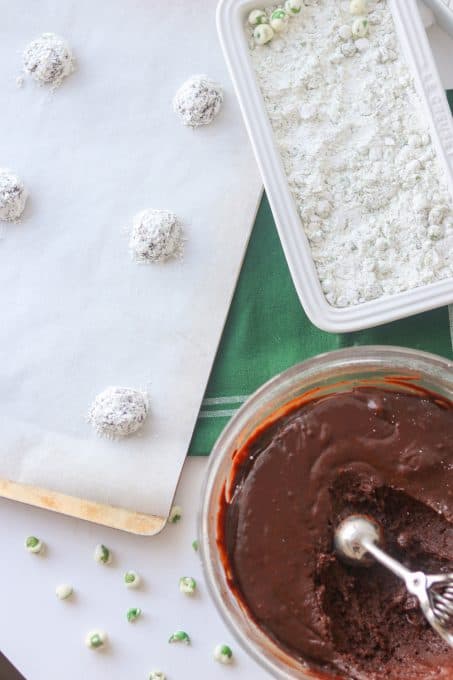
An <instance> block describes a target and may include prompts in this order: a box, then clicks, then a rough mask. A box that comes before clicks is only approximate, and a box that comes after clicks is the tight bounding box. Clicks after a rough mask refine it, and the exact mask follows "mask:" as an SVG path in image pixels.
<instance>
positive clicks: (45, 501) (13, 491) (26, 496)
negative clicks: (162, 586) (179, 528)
mask: <svg viewBox="0 0 453 680" xmlns="http://www.w3.org/2000/svg"><path fill="white" fill-rule="evenodd" d="M0 496H3V498H7V499H9V500H13V501H19V502H20V503H27V504H28V505H35V506H36V507H38V508H44V509H45V510H52V511H53V512H59V513H61V514H63V515H69V516H70V517H76V518H78V519H84V520H86V521H88V522H94V523H96V524H103V525H104V526H107V527H111V528H112V529H120V530H122V531H128V532H130V533H132V534H140V535H141V536H154V535H155V534H158V533H159V532H160V531H161V530H162V529H163V528H164V526H165V523H166V521H167V518H166V517H160V516H158V515H144V514H142V513H140V512H133V511H131V510H126V509H125V508H116V507H114V506H112V505H101V504H100V503H95V502H93V501H87V500H83V499H81V498H76V497H75V496H67V495H65V494H62V493H58V492H57V491H49V490H47V489H40V488H39V487H36V486H31V485H28V484H19V483H18V482H10V481H8V480H4V479H0Z"/></svg>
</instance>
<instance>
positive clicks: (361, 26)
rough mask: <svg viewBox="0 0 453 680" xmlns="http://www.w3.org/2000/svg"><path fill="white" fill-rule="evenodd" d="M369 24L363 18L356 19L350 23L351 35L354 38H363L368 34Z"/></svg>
mask: <svg viewBox="0 0 453 680" xmlns="http://www.w3.org/2000/svg"><path fill="white" fill-rule="evenodd" d="M368 28H369V23H368V19H366V18H365V17H357V19H354V21H353V22H352V27H351V30H352V35H353V36H354V38H364V37H365V36H366V35H367V33H368Z"/></svg>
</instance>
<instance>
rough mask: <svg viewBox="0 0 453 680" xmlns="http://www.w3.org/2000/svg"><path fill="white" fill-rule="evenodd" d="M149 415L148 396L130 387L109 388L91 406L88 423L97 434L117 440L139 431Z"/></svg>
mask: <svg viewBox="0 0 453 680" xmlns="http://www.w3.org/2000/svg"><path fill="white" fill-rule="evenodd" d="M147 415H148V395H147V394H146V393H145V392H140V391H139V390H134V389H131V388H128V387H107V389H105V390H104V391H103V392H101V393H100V394H98V396H97V397H96V399H95V400H94V402H93V404H92V405H91V408H90V411H89V414H88V422H90V423H91V424H92V425H93V427H94V429H95V430H96V432H97V434H98V435H99V436H102V437H107V438H110V439H116V438H118V437H126V436H128V435H130V434H133V433H134V432H137V430H139V429H140V428H141V427H142V425H143V423H144V422H145V419H146V416H147Z"/></svg>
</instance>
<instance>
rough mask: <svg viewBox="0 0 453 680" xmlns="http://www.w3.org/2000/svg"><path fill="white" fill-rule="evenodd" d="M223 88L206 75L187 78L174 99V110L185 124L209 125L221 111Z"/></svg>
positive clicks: (192, 125) (193, 125)
mask: <svg viewBox="0 0 453 680" xmlns="http://www.w3.org/2000/svg"><path fill="white" fill-rule="evenodd" d="M222 102H223V90H222V86H221V85H219V83H216V82H215V81H214V80H211V79H210V78H208V76H204V75H196V76H192V77H191V78H189V79H188V80H186V82H185V83H183V85H181V87H180V88H179V90H178V91H177V93H176V95H175V97H174V99H173V110H174V112H175V113H177V114H178V116H179V117H180V119H181V120H182V122H183V123H184V125H189V126H190V127H199V126H200V125H209V123H212V121H213V120H214V118H215V117H216V116H217V114H218V113H219V111H220V107H221V106H222Z"/></svg>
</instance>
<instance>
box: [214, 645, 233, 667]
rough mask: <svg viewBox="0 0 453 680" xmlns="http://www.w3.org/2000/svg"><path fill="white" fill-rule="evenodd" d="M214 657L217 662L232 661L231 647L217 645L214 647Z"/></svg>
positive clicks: (225, 662)
mask: <svg viewBox="0 0 453 680" xmlns="http://www.w3.org/2000/svg"><path fill="white" fill-rule="evenodd" d="M214 659H215V660H216V661H218V662H219V663H224V664H228V663H231V662H232V661H233V652H232V650H231V647H228V645H217V647H215V649H214Z"/></svg>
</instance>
